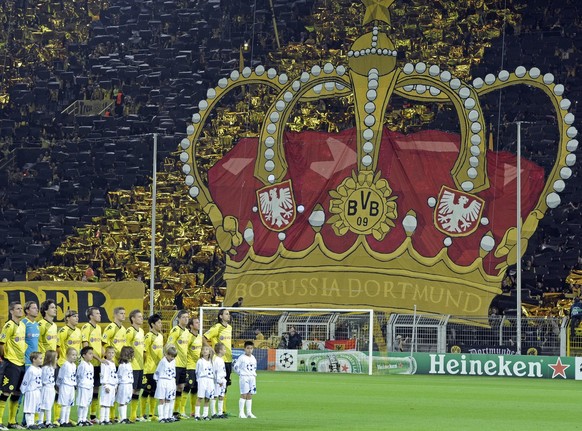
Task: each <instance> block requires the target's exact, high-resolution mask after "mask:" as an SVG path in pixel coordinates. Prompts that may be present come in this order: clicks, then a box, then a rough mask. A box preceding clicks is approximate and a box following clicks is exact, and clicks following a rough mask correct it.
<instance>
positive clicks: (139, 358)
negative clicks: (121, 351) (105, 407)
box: [125, 310, 145, 422]
mask: <svg viewBox="0 0 582 431" xmlns="http://www.w3.org/2000/svg"><path fill="white" fill-rule="evenodd" d="M129 323H131V326H130V327H128V328H127V331H126V335H125V342H126V345H127V346H130V347H133V352H134V355H133V359H132V361H131V368H132V369H133V394H132V395H131V405H130V406H131V410H130V416H129V420H130V421H131V422H135V421H138V422H142V421H143V418H142V417H141V416H140V417H139V418H138V417H137V408H138V407H139V393H140V392H141V389H142V387H143V365H144V344H145V343H144V339H145V335H144V333H143V329H142V328H141V326H142V325H143V314H142V312H141V311H139V310H133V311H132V312H131V313H129ZM142 414H143V413H142Z"/></svg>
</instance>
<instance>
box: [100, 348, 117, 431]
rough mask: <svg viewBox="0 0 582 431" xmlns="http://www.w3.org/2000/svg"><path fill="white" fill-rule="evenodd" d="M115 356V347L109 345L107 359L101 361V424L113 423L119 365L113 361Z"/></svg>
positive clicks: (106, 349)
mask: <svg viewBox="0 0 582 431" xmlns="http://www.w3.org/2000/svg"><path fill="white" fill-rule="evenodd" d="M114 358H115V348H114V347H113V346H107V347H106V348H105V361H104V362H102V363H101V387H100V388H99V406H100V408H99V423H100V424H101V425H112V422H111V420H110V418H109V416H110V414H111V413H110V412H111V407H113V405H114V404H115V393H116V391H117V367H116V366H115V362H113V359H114Z"/></svg>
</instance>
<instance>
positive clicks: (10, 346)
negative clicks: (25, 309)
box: [0, 320, 26, 366]
mask: <svg viewBox="0 0 582 431" xmlns="http://www.w3.org/2000/svg"><path fill="white" fill-rule="evenodd" d="M0 344H4V358H6V359H8V360H9V361H10V362H12V363H13V364H14V365H18V366H23V365H24V352H26V325H25V324H24V323H22V321H20V322H18V323H16V322H15V321H14V320H9V321H8V322H6V323H5V324H4V327H3V328H2V332H1V333H0Z"/></svg>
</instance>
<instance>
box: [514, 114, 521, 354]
mask: <svg viewBox="0 0 582 431" xmlns="http://www.w3.org/2000/svg"><path fill="white" fill-rule="evenodd" d="M516 212H517V223H516V226H517V244H516V254H517V255H516V268H515V270H516V276H517V277H516V288H517V295H516V296H517V310H516V312H517V339H516V344H517V349H516V353H517V354H518V355H521V121H518V122H517V211H516Z"/></svg>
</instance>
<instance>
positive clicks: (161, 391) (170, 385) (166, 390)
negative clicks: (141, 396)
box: [154, 379, 176, 401]
mask: <svg viewBox="0 0 582 431" xmlns="http://www.w3.org/2000/svg"><path fill="white" fill-rule="evenodd" d="M154 398H155V399H156V400H167V401H171V400H175V399H176V380H174V379H172V380H168V379H160V380H158V384H157V386H156V393H155V394H154Z"/></svg>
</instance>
